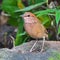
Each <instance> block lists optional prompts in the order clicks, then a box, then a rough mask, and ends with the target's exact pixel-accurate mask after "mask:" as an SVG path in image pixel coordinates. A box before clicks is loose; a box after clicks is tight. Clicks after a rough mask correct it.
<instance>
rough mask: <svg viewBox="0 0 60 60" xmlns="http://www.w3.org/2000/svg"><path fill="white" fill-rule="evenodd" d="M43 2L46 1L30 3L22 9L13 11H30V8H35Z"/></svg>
mask: <svg viewBox="0 0 60 60" xmlns="http://www.w3.org/2000/svg"><path fill="white" fill-rule="evenodd" d="M44 3H46V2H41V3H38V4H35V5H31V6H28V7H25V8H24V9H20V10H16V11H15V12H25V11H30V10H32V9H34V8H36V7H39V6H41V5H42V4H44Z"/></svg>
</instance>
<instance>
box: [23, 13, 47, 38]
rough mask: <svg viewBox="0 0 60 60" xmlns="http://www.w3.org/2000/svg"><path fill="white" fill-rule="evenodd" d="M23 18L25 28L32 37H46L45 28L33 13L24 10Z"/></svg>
mask: <svg viewBox="0 0 60 60" xmlns="http://www.w3.org/2000/svg"><path fill="white" fill-rule="evenodd" d="M23 19H24V27H25V30H26V32H27V33H28V34H29V35H30V36H31V37H32V38H36V39H37V38H43V36H45V37H48V35H47V30H46V29H45V27H44V26H43V25H42V23H41V22H40V21H39V20H38V18H37V17H36V16H35V15H34V14H33V13H31V12H25V13H24V15H23Z"/></svg>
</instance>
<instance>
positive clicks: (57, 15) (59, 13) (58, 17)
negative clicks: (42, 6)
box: [56, 10, 60, 24]
mask: <svg viewBox="0 0 60 60" xmlns="http://www.w3.org/2000/svg"><path fill="white" fill-rule="evenodd" d="M59 21H60V10H56V24H58V23H59Z"/></svg>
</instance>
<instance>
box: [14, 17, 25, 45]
mask: <svg viewBox="0 0 60 60" xmlns="http://www.w3.org/2000/svg"><path fill="white" fill-rule="evenodd" d="M23 26H24V24H23V20H22V18H20V19H19V23H18V32H17V35H16V40H15V45H16V46H17V45H20V44H22V43H23V36H22V35H20V36H19V34H21V33H23V32H24V31H23Z"/></svg>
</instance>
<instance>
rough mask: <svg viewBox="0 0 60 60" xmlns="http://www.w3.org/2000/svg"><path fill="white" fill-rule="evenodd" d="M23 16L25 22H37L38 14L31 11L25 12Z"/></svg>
mask: <svg viewBox="0 0 60 60" xmlns="http://www.w3.org/2000/svg"><path fill="white" fill-rule="evenodd" d="M22 18H23V19H24V22H25V23H33V22H36V21H37V20H36V19H37V18H36V16H35V15H34V14H33V13H31V12H25V13H24V14H23V15H22Z"/></svg>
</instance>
